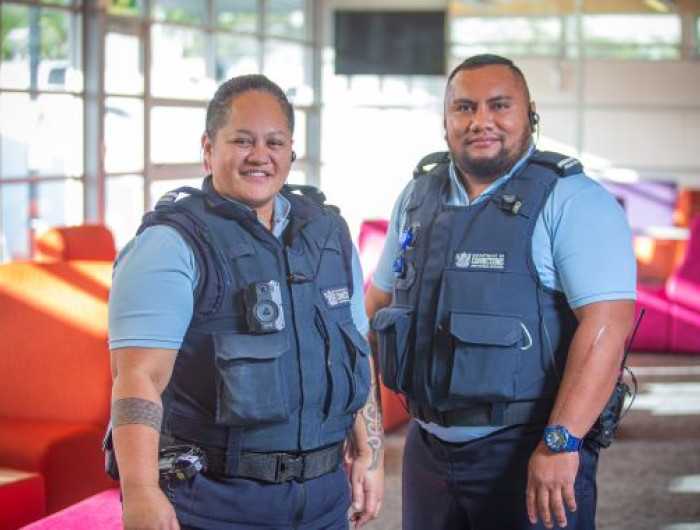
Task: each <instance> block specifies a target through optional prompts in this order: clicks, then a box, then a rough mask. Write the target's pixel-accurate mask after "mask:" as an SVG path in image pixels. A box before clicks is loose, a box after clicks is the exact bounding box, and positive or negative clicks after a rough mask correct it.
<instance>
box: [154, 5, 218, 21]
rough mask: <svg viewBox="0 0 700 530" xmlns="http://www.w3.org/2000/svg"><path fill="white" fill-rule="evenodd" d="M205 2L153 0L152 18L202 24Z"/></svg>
mask: <svg viewBox="0 0 700 530" xmlns="http://www.w3.org/2000/svg"><path fill="white" fill-rule="evenodd" d="M205 6H206V2H202V1H201V0H155V1H154V2H153V11H152V15H153V20H157V21H158V22H176V23H178V24H202V23H203V22H204V8H205Z"/></svg>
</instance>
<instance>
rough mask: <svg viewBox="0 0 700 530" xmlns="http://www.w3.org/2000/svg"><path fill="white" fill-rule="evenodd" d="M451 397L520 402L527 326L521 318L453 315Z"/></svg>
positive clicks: (479, 400)
mask: <svg viewBox="0 0 700 530" xmlns="http://www.w3.org/2000/svg"><path fill="white" fill-rule="evenodd" d="M449 331H450V334H451V336H452V341H453V344H454V358H453V363H452V370H451V375H450V382H449V396H450V397H453V398H459V399H466V400H470V401H473V402H487V401H488V402H496V401H513V400H515V399H516V390H517V377H518V367H519V364H520V357H521V355H527V353H526V352H523V351H521V346H522V344H523V326H522V324H521V321H520V319H519V318H517V317H510V316H502V315H484V314H475V313H452V314H451V315H450V322H449Z"/></svg>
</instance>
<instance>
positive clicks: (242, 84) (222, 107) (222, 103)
mask: <svg viewBox="0 0 700 530" xmlns="http://www.w3.org/2000/svg"><path fill="white" fill-rule="evenodd" d="M251 91H260V92H267V93H268V94H270V95H271V96H272V97H274V98H275V99H276V100H277V101H278V102H279V104H280V106H281V107H282V111H283V112H284V114H285V116H286V118H287V125H289V132H290V133H292V134H293V133H294V109H293V108H292V104H291V103H290V102H289V100H288V99H287V95H286V94H285V93H284V91H283V90H282V89H281V88H280V87H279V85H277V84H276V83H274V82H273V81H270V80H269V79H268V78H267V77H265V76H264V75H261V74H250V75H239V76H237V77H232V78H231V79H229V80H228V81H225V82H224V83H222V84H221V86H219V88H218V89H217V90H216V93H215V94H214V97H213V98H212V99H211V101H210V102H209V105H208V106H207V117H206V122H205V130H206V133H207V135H208V136H209V138H211V140H212V141H214V140H215V138H216V133H218V132H219V130H220V129H221V128H222V127H223V126H224V125H225V124H226V122H227V121H228V117H229V112H230V110H231V100H232V99H234V98H235V97H237V96H240V95H242V94H244V93H246V92H251Z"/></svg>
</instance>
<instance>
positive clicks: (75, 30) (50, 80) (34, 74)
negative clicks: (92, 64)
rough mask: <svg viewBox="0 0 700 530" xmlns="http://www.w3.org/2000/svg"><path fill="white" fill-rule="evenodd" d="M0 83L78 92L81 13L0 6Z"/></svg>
mask: <svg viewBox="0 0 700 530" xmlns="http://www.w3.org/2000/svg"><path fill="white" fill-rule="evenodd" d="M1 9H2V12H1V13H0V15H1V18H2V62H1V63H0V86H2V87H4V88H18V89H24V90H26V89H29V88H34V89H48V90H67V91H80V90H82V87H83V79H82V70H81V61H80V56H81V32H80V27H81V24H80V16H79V15H77V14H72V13H70V12H68V11H63V10H57V9H48V8H44V9H36V8H27V7H23V6H15V5H7V4H5V5H3V6H2V7H1Z"/></svg>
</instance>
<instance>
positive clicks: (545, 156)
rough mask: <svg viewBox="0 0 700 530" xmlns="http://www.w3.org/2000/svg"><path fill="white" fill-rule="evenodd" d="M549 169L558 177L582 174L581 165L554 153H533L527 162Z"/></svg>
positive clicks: (567, 157)
mask: <svg viewBox="0 0 700 530" xmlns="http://www.w3.org/2000/svg"><path fill="white" fill-rule="evenodd" d="M528 162H529V163H531V164H539V165H541V166H544V167H546V168H549V169H551V170H552V171H554V172H555V173H556V174H557V175H559V176H560V177H568V176H569V175H576V174H578V173H582V172H583V165H582V164H581V162H579V161H578V160H577V159H576V158H573V157H570V156H565V155H562V154H561V153H555V152H554V151H537V150H536V151H535V152H534V153H532V156H531V157H530V159H529V160H528Z"/></svg>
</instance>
